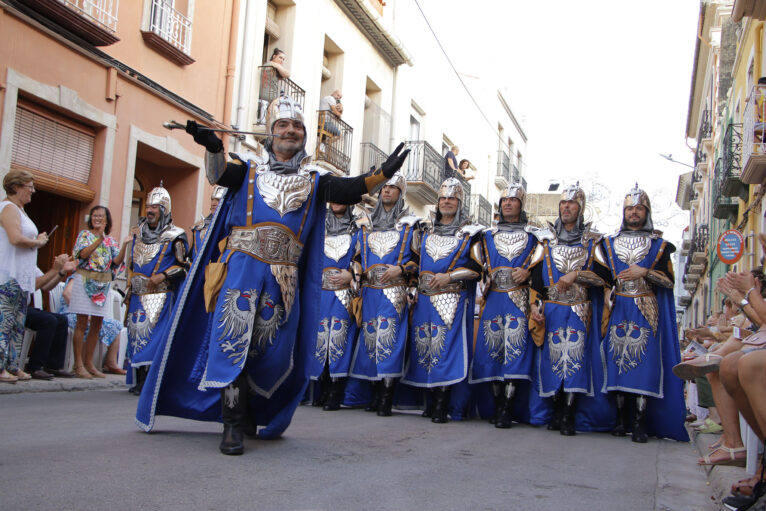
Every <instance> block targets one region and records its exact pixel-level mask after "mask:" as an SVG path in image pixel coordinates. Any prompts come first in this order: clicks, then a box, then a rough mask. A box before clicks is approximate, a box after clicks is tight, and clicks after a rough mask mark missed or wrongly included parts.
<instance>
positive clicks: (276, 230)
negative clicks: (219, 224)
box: [226, 224, 303, 266]
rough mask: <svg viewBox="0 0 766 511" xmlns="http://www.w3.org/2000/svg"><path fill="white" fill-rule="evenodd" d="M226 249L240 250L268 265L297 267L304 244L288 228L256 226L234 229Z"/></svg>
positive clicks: (275, 225) (273, 225)
mask: <svg viewBox="0 0 766 511" xmlns="http://www.w3.org/2000/svg"><path fill="white" fill-rule="evenodd" d="M226 248H229V249H232V250H240V251H242V252H245V253H247V254H250V255H251V256H253V257H255V258H256V259H260V260H261V261H263V262H265V263H268V264H287V265H293V266H295V265H297V264H298V259H300V257H301V252H302V251H303V244H302V243H301V242H300V241H298V240H297V239H296V238H295V235H294V234H293V232H292V231H291V230H289V229H288V228H286V227H284V226H281V225H278V224H269V225H262V224H261V225H255V226H253V227H234V228H232V231H231V234H230V235H229V240H228V242H227V243H226Z"/></svg>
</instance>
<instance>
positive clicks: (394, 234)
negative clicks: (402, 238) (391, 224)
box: [367, 231, 399, 259]
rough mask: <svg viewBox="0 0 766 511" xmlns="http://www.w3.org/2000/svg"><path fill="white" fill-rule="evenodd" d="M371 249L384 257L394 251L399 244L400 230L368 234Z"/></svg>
mask: <svg viewBox="0 0 766 511" xmlns="http://www.w3.org/2000/svg"><path fill="white" fill-rule="evenodd" d="M367 243H368V244H369V245H370V250H371V251H372V253H373V254H375V255H376V256H378V257H379V258H381V259H382V258H383V257H385V256H387V255H388V254H390V253H391V252H393V250H394V249H395V248H396V245H398V244H399V231H375V232H371V233H370V234H369V235H368V236H367Z"/></svg>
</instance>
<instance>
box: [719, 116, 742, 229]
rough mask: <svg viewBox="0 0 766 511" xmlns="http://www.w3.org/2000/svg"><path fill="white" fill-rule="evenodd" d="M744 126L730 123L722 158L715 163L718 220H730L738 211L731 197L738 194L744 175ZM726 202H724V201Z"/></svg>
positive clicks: (725, 136)
mask: <svg viewBox="0 0 766 511" xmlns="http://www.w3.org/2000/svg"><path fill="white" fill-rule="evenodd" d="M741 129H742V125H741V124H733V123H730V124H729V125H728V126H727V127H726V133H725V135H724V139H723V147H722V151H721V153H722V156H721V157H719V158H718V159H717V160H716V162H715V170H714V173H713V210H714V214H713V216H715V217H716V218H728V217H729V216H730V214H732V213H733V212H734V211H736V209H737V207H738V205H737V203H736V201H730V200H729V197H731V196H733V195H736V194H737V189H738V188H740V187H738V186H737V184H739V177H740V174H741V173H742V160H741V155H742V131H741ZM724 200H725V201H726V202H722V201H724Z"/></svg>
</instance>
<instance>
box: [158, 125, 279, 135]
mask: <svg viewBox="0 0 766 511" xmlns="http://www.w3.org/2000/svg"><path fill="white" fill-rule="evenodd" d="M162 127H163V128H165V129H167V130H185V129H186V125H185V124H181V123H179V122H176V121H168V122H163V123H162ZM199 128H200V129H203V130H208V131H215V132H216V133H229V134H231V135H253V136H254V137H262V138H282V137H281V136H280V135H274V134H267V133H258V132H255V131H239V130H224V129H216V128H208V127H207V126H199ZM243 140H244V136H243Z"/></svg>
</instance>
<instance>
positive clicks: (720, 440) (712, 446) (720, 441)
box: [707, 436, 723, 450]
mask: <svg viewBox="0 0 766 511" xmlns="http://www.w3.org/2000/svg"><path fill="white" fill-rule="evenodd" d="M722 445H723V436H720V437H718V440H716V441H715V442H713V443H712V444H710V445H708V446H707V448H708V449H711V450H712V449H717V448H719V447H721V446H722Z"/></svg>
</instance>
